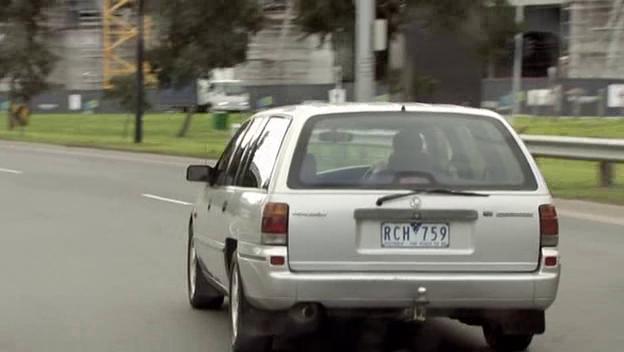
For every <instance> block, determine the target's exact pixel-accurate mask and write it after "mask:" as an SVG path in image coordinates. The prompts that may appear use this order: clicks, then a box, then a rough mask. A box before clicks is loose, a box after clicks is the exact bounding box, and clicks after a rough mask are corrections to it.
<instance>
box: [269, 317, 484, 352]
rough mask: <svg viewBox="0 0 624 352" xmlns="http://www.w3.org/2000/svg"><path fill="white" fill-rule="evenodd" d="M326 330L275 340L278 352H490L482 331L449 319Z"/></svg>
mask: <svg viewBox="0 0 624 352" xmlns="http://www.w3.org/2000/svg"><path fill="white" fill-rule="evenodd" d="M322 330H323V331H321V332H319V333H317V334H314V335H310V336H305V337H299V338H296V339H290V340H280V341H276V343H275V346H274V351H275V352H278V351H279V352H291V351H292V352H295V351H297V352H316V351H319V352H321V351H323V352H330V351H331V352H338V351H340V352H345V351H353V352H451V351H452V352H490V351H491V350H490V349H489V348H488V347H487V346H486V344H485V341H484V339H483V337H482V335H481V333H480V329H478V328H474V327H468V326H463V325H462V324H460V323H456V322H453V321H450V320H448V319H432V320H430V321H427V322H426V323H423V324H418V325H411V324H410V325H406V324H390V325H386V326H384V325H382V324H376V323H374V322H373V323H370V322H361V321H360V322H355V321H348V322H346V321H331V322H327V325H325V326H323V329H322Z"/></svg>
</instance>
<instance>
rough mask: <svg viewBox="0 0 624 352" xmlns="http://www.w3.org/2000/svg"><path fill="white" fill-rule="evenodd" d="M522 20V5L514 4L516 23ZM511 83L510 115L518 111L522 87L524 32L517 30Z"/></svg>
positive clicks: (514, 114)
mask: <svg viewBox="0 0 624 352" xmlns="http://www.w3.org/2000/svg"><path fill="white" fill-rule="evenodd" d="M522 22H524V5H516V23H517V24H522ZM514 39H515V44H516V45H515V50H514V64H513V83H512V88H511V103H512V104H513V105H512V107H511V117H512V118H513V117H514V116H516V115H518V114H519V113H520V90H521V89H522V47H523V45H524V33H523V32H518V33H516V36H515V38H514Z"/></svg>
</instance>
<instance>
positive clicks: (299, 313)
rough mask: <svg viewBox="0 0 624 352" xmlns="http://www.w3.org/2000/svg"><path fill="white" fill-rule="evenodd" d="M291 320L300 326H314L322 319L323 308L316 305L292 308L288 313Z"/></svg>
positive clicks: (304, 304)
mask: <svg viewBox="0 0 624 352" xmlns="http://www.w3.org/2000/svg"><path fill="white" fill-rule="evenodd" d="M288 315H289V316H290V319H291V320H292V321H293V322H294V323H296V324H299V325H312V324H315V323H317V322H318V321H319V319H320V317H321V306H320V305H319V304H316V303H301V304H297V305H296V306H294V307H292V308H291V309H290V311H289V313H288Z"/></svg>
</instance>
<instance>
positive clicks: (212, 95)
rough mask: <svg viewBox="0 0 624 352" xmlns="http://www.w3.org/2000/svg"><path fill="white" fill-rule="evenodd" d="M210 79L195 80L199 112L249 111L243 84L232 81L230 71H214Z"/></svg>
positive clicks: (247, 97)
mask: <svg viewBox="0 0 624 352" xmlns="http://www.w3.org/2000/svg"><path fill="white" fill-rule="evenodd" d="M210 76H211V77H210V78H207V79H198V80H197V105H198V107H199V110H200V111H210V110H215V111H233V112H241V111H248V110H249V109H250V104H249V93H248V92H247V90H246V89H245V87H244V85H243V82H242V81H239V80H235V79H232V78H231V77H233V72H232V69H220V70H214V71H213V72H212V73H211V75H210Z"/></svg>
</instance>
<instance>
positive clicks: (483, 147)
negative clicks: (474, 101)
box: [288, 112, 537, 190]
mask: <svg viewBox="0 0 624 352" xmlns="http://www.w3.org/2000/svg"><path fill="white" fill-rule="evenodd" d="M288 184H289V187H291V188H295V189H297V188H299V189H300V188H334V189H336V188H337V189H354V188H355V189H360V188H362V189H366V188H370V189H378V188H379V189H421V188H431V187H436V188H437V187H444V188H450V189H454V190H462V189H478V190H535V189H536V188H537V184H536V181H535V178H534V176H533V173H532V171H531V169H530V167H529V165H528V163H527V160H526V158H525V156H524V154H523V153H522V151H521V150H520V148H519V146H518V145H517V142H516V141H515V139H514V138H513V137H512V136H511V134H510V133H509V131H508V130H507V129H506V127H505V126H504V125H503V124H502V123H501V122H499V121H497V120H495V119H492V118H489V117H482V116H474V115H459V114H445V115H444V114H437V113H429V114H426V113H418V114H417V113H406V112H401V113H365V114H362V113H359V114H341V115H324V116H317V117H313V118H311V119H310V120H309V121H308V122H307V123H306V125H305V126H304V129H303V131H302V134H301V136H300V140H299V142H298V146H297V150H296V153H295V156H294V160H293V163H292V169H291V170H290V174H289V180H288Z"/></svg>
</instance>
